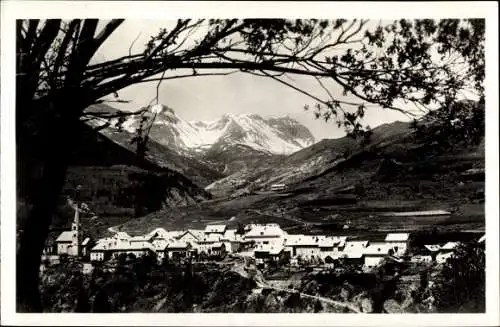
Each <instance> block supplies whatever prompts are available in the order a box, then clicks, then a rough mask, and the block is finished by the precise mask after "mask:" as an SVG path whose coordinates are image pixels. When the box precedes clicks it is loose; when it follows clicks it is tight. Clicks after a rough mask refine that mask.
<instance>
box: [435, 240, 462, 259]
mask: <svg viewBox="0 0 500 327" xmlns="http://www.w3.org/2000/svg"><path fill="white" fill-rule="evenodd" d="M458 245H459V242H448V243H446V244H445V245H443V246H442V247H441V248H440V249H439V252H438V253H437V255H436V262H437V263H445V262H446V260H448V258H450V257H452V256H453V253H454V252H455V249H456V247H457V246H458Z"/></svg>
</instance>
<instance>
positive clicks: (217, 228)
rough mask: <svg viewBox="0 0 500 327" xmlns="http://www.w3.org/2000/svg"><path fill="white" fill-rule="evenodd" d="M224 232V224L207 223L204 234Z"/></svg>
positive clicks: (221, 233) (220, 233)
mask: <svg viewBox="0 0 500 327" xmlns="http://www.w3.org/2000/svg"><path fill="white" fill-rule="evenodd" d="M225 232H226V225H207V226H206V227H205V234H208V235H209V234H219V235H223V234H224V233H225Z"/></svg>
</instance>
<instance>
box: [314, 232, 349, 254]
mask: <svg viewBox="0 0 500 327" xmlns="http://www.w3.org/2000/svg"><path fill="white" fill-rule="evenodd" d="M346 241H347V236H324V237H321V238H320V240H319V242H318V247H319V256H320V257H321V258H322V259H323V260H324V259H325V258H326V257H330V258H332V259H337V258H338V257H340V255H341V253H342V251H343V249H344V247H345V243H346Z"/></svg>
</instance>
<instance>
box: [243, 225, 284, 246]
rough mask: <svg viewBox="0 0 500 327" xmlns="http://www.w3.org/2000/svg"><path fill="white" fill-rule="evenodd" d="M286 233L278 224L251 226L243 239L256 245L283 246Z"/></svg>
mask: <svg viewBox="0 0 500 327" xmlns="http://www.w3.org/2000/svg"><path fill="white" fill-rule="evenodd" d="M286 235H287V233H286V232H285V231H284V230H282V229H281V227H280V226H279V225H278V224H266V225H253V226H252V229H250V230H249V231H248V232H246V233H245V234H244V235H243V237H244V240H245V241H247V242H253V243H255V244H256V245H258V244H266V245H267V244H271V245H275V246H276V245H283V243H284V238H285V236H286Z"/></svg>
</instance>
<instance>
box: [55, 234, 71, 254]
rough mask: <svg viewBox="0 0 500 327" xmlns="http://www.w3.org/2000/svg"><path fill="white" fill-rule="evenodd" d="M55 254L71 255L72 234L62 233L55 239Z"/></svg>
mask: <svg viewBox="0 0 500 327" xmlns="http://www.w3.org/2000/svg"><path fill="white" fill-rule="evenodd" d="M56 244H57V254H59V255H61V254H67V255H73V253H74V251H73V232H72V231H64V232H62V233H61V234H59V236H58V237H57V239H56Z"/></svg>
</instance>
